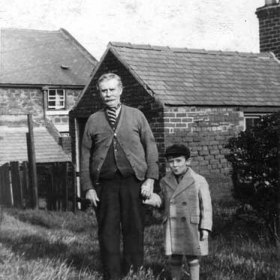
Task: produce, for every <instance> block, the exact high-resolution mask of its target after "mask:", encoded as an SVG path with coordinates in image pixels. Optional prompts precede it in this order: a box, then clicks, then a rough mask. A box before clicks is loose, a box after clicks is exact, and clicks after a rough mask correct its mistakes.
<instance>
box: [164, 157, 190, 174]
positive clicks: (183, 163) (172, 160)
mask: <svg viewBox="0 0 280 280" xmlns="http://www.w3.org/2000/svg"><path fill="white" fill-rule="evenodd" d="M167 161H168V164H169V166H170V168H171V171H172V172H173V173H174V174H175V175H181V174H184V173H185V172H186V171H187V170H188V168H189V165H190V159H186V157H185V156H177V157H168V158H167Z"/></svg>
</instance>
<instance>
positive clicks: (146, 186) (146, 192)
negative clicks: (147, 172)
mask: <svg viewBox="0 0 280 280" xmlns="http://www.w3.org/2000/svg"><path fill="white" fill-rule="evenodd" d="M154 181H155V180H154V179H150V178H148V179H146V181H144V183H143V184H142V186H141V195H142V196H143V197H144V198H148V199H149V198H150V196H151V194H152V192H153V191H154Z"/></svg>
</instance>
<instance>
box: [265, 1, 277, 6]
mask: <svg viewBox="0 0 280 280" xmlns="http://www.w3.org/2000/svg"><path fill="white" fill-rule="evenodd" d="M275 4H277V1H276V0H265V5H266V6H271V5H275Z"/></svg>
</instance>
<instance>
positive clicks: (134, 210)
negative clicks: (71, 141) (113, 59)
mask: <svg viewBox="0 0 280 280" xmlns="http://www.w3.org/2000/svg"><path fill="white" fill-rule="evenodd" d="M97 88H98V90H99V92H100V96H101V99H102V101H103V103H104V105H105V106H104V108H103V109H101V110H99V111H98V112H96V113H94V114H92V115H91V116H90V117H89V119H88V121H87V123H86V127H85V132H84V136H83V141H82V161H81V164H82V166H81V182H82V189H83V191H85V192H86V198H87V199H89V200H90V201H91V202H92V203H93V205H94V206H95V210H96V217H97V222H98V238H99V245H100V253H101V260H102V263H103V274H104V279H120V277H121V274H122V273H124V274H126V273H127V272H128V271H129V269H130V268H131V267H133V269H137V268H139V267H140V266H141V265H142V264H143V255H144V253H143V239H144V236H143V235H144V234H143V232H144V212H143V210H144V209H143V207H144V206H143V203H142V200H143V198H149V197H150V196H151V194H152V192H153V185H154V180H155V179H158V151H157V146H156V143H155V139H154V136H153V134H152V131H151V129H150V126H149V124H148V122H147V120H146V118H145V116H144V115H143V113H142V112H141V111H139V110H138V109H136V108H132V107H128V106H125V105H124V104H121V102H120V97H121V94H122V91H123V87H122V82H121V79H120V77H119V76H118V75H116V74H113V73H107V74H104V75H102V76H101V77H100V78H99V80H98V83H97ZM121 232H122V236H123V260H122V261H121V252H120V233H121ZM121 263H122V264H121ZM121 267H123V270H122V269H121Z"/></svg>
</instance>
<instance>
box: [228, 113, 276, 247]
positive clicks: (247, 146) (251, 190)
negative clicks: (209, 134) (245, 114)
mask: <svg viewBox="0 0 280 280" xmlns="http://www.w3.org/2000/svg"><path fill="white" fill-rule="evenodd" d="M227 147H228V148H229V149H230V154H229V156H228V160H229V161H230V162H231V163H232V167H233V174H232V175H233V176H232V177H233V184H234V195H235V198H237V199H238V200H239V201H240V202H242V203H243V206H244V207H243V210H244V215H243V216H244V217H245V216H246V217H247V218H249V219H251V220H252V219H255V220H258V222H259V223H262V224H263V225H264V226H265V227H266V228H267V229H268V230H269V231H270V234H271V237H272V238H273V239H274V241H276V243H278V244H279V242H280V239H279V238H280V236H279V234H280V228H279V226H280V225H279V220H280V218H279V213H278V203H279V199H280V194H279V193H280V191H279V176H280V173H279V160H280V158H278V153H279V152H280V151H279V148H280V113H275V114H272V115H268V116H264V117H262V118H260V119H259V121H258V122H257V124H256V126H255V127H253V128H251V129H248V130H246V131H245V132H241V133H240V134H239V135H238V137H236V138H232V139H230V141H229V144H228V146H227Z"/></svg>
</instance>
